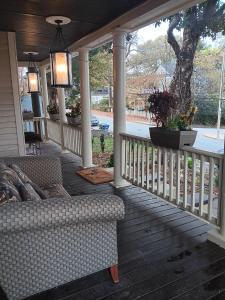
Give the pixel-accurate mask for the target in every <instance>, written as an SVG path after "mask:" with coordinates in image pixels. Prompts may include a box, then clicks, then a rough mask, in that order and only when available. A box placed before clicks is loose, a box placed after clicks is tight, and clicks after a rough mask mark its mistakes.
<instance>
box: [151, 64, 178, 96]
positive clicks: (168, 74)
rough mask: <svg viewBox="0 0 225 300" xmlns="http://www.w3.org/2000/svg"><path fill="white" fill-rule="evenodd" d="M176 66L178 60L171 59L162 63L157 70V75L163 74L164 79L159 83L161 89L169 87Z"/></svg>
mask: <svg viewBox="0 0 225 300" xmlns="http://www.w3.org/2000/svg"><path fill="white" fill-rule="evenodd" d="M175 67H176V61H175V60H171V61H170V62H168V63H165V64H160V65H159V66H158V68H157V70H156V72H155V74H157V75H161V76H162V81H161V82H160V85H159V90H164V89H167V88H168V87H169V85H170V83H171V80H172V79H173V74H174V71H175Z"/></svg>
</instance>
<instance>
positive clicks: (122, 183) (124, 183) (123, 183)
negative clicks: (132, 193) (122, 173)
mask: <svg viewBox="0 0 225 300" xmlns="http://www.w3.org/2000/svg"><path fill="white" fill-rule="evenodd" d="M110 184H111V185H112V186H114V187H115V188H116V189H119V188H122V187H125V186H130V185H132V184H131V183H130V182H128V181H126V180H125V179H123V178H121V180H120V181H119V182H115V181H112V182H110Z"/></svg>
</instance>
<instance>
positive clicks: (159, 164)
mask: <svg viewBox="0 0 225 300" xmlns="http://www.w3.org/2000/svg"><path fill="white" fill-rule="evenodd" d="M157 150H158V153H157V195H160V186H161V182H160V181H161V174H160V173H161V149H160V148H159V147H158V149H157Z"/></svg>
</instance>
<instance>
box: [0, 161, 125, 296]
mask: <svg viewBox="0 0 225 300" xmlns="http://www.w3.org/2000/svg"><path fill="white" fill-rule="evenodd" d="M3 160H4V162H5V163H7V164H8V165H10V164H12V163H16V164H17V165H18V166H19V167H20V168H21V169H22V170H23V171H24V172H25V173H26V174H27V175H28V176H29V177H30V178H31V179H32V180H33V181H34V182H35V183H36V184H38V185H39V186H48V185H52V184H57V185H62V172H61V164H60V160H59V159H58V158H55V157H47V156H45V157H44V156H43V157H15V158H4V159H3ZM123 216H124V205H123V202H122V200H121V199H120V198H119V197H117V196H114V195H102V194H101V195H97V194H96V195H87V196H75V197H65V198H49V199H45V200H41V201H40V200H38V201H26V202H15V203H6V204H3V205H1V206H0V239H1V243H0V266H1V267H0V285H1V287H2V288H3V290H4V291H5V293H6V294H7V297H8V298H9V299H10V300H11V299H23V298H25V297H28V296H30V295H33V294H37V293H39V292H42V291H44V290H47V289H51V288H53V287H56V286H59V285H62V284H64V283H67V282H70V281H73V280H75V279H78V278H81V277H83V276H86V275H88V274H91V273H94V272H97V271H99V270H103V269H106V268H110V267H111V271H112V272H111V274H112V275H113V276H115V277H114V280H115V281H116V280H117V278H116V277H117V269H116V267H115V266H116V265H117V263H118V253H117V231H116V230H117V229H116V226H117V220H119V219H122V218H123Z"/></svg>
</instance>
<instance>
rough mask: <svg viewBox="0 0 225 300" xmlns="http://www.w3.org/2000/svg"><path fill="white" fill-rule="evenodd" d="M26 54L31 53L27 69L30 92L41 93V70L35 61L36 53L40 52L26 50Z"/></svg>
mask: <svg viewBox="0 0 225 300" xmlns="http://www.w3.org/2000/svg"><path fill="white" fill-rule="evenodd" d="M24 54H26V55H29V64H28V71H27V83H28V93H40V81H39V72H38V68H37V66H36V64H35V61H34V55H37V54H38V53H37V52H24Z"/></svg>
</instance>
